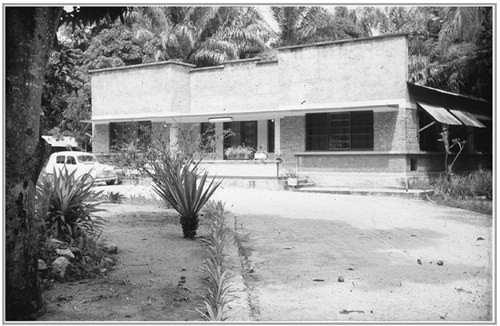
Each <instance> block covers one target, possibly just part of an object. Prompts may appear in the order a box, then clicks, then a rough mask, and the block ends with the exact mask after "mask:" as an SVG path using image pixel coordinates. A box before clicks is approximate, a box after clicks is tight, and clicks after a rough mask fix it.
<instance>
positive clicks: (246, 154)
mask: <svg viewBox="0 0 500 326" xmlns="http://www.w3.org/2000/svg"><path fill="white" fill-rule="evenodd" d="M254 152H255V149H253V148H252V147H250V146H245V145H243V146H241V145H240V146H237V147H234V146H233V147H229V148H226V150H225V151H224V154H225V155H226V157H227V158H230V159H231V158H244V159H246V160H247V159H249V158H251V156H252V154H253V153H254Z"/></svg>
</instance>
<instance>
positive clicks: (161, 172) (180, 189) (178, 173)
mask: <svg viewBox="0 0 500 326" xmlns="http://www.w3.org/2000/svg"><path fill="white" fill-rule="evenodd" d="M173 127H174V128H177V129H178V130H179V133H180V136H179V137H178V140H177V142H176V143H175V144H173V143H172V144H171V143H170V139H168V138H167V137H165V136H164V134H162V133H157V132H149V133H148V136H147V137H145V139H147V140H148V144H149V145H148V146H143V145H144V144H142V145H141V144H140V143H126V144H125V146H124V147H122V148H123V151H122V152H120V151H118V153H117V159H118V161H119V162H123V163H122V164H123V166H124V167H125V168H128V169H131V170H135V171H139V173H140V174H141V175H143V176H147V177H149V178H151V180H152V181H153V183H154V186H153V189H154V191H155V192H156V193H157V194H158V195H159V196H160V198H162V199H163V200H164V201H165V202H166V203H167V204H168V205H169V206H170V207H172V208H173V209H175V210H176V211H177V212H178V213H179V215H180V223H181V225H182V231H183V234H184V237H185V238H193V237H195V236H196V231H197V229H198V225H199V217H198V214H199V212H200V211H201V209H202V208H203V206H204V205H205V204H206V203H207V202H208V200H209V199H210V197H211V196H212V195H213V193H214V192H215V190H216V189H217V188H218V187H219V185H220V184H221V182H222V180H219V181H216V178H215V177H213V178H211V179H209V178H208V172H207V171H203V170H202V169H200V168H199V163H200V162H201V160H202V159H203V158H204V157H205V156H206V155H209V153H208V152H207V149H209V148H211V146H213V144H204V142H203V139H202V138H201V136H200V135H199V134H198V133H193V132H190V131H187V132H186V130H184V129H183V128H181V127H179V126H173Z"/></svg>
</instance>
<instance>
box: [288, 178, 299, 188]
mask: <svg viewBox="0 0 500 326" xmlns="http://www.w3.org/2000/svg"><path fill="white" fill-rule="evenodd" d="M286 182H287V183H288V185H289V186H292V187H295V186H297V185H298V184H299V178H293V177H289V178H288V179H287V180H286Z"/></svg>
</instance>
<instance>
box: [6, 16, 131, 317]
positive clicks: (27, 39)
mask: <svg viewBox="0 0 500 326" xmlns="http://www.w3.org/2000/svg"><path fill="white" fill-rule="evenodd" d="M5 10H6V11H5V17H6V21H5V27H6V32H5V37H6V67H7V69H6V86H5V87H6V90H5V91H6V121H5V135H6V139H5V154H6V155H5V171H6V172H7V173H6V175H5V249H4V250H5V258H6V259H5V284H6V289H5V290H6V296H5V299H6V302H5V308H6V319H7V320H30V319H33V318H35V314H36V312H37V311H38V310H39V309H40V308H41V306H42V298H41V290H40V283H39V278H38V264H37V257H36V248H37V243H36V240H35V239H36V236H35V234H36V233H35V232H36V231H35V227H34V215H35V214H34V213H35V207H34V204H35V185H36V181H37V179H38V175H39V173H40V171H41V169H42V167H43V163H44V159H45V157H46V154H47V151H46V148H45V145H44V144H45V142H44V141H43V139H42V138H41V137H40V135H39V129H40V112H41V102H42V89H43V83H44V76H45V70H46V66H47V63H48V60H49V54H50V50H51V49H52V46H53V40H54V36H55V34H56V31H57V28H58V26H59V25H60V23H61V22H72V23H74V24H75V25H76V24H77V23H80V22H83V23H92V22H94V21H95V20H96V19H98V18H100V17H108V18H109V19H110V20H112V19H113V18H116V17H117V16H118V15H121V13H122V12H123V8H118V7H114V8H105V7H98V8H91V7H87V8H79V9H75V10H74V11H73V12H71V13H65V12H64V10H63V8H62V7H6V9H5ZM61 17H62V18H63V20H61Z"/></svg>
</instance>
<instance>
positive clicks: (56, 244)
mask: <svg viewBox="0 0 500 326" xmlns="http://www.w3.org/2000/svg"><path fill="white" fill-rule="evenodd" d="M45 246H46V247H47V248H49V249H54V248H61V247H62V246H64V242H62V241H59V240H57V239H54V238H50V239H47V241H45Z"/></svg>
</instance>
